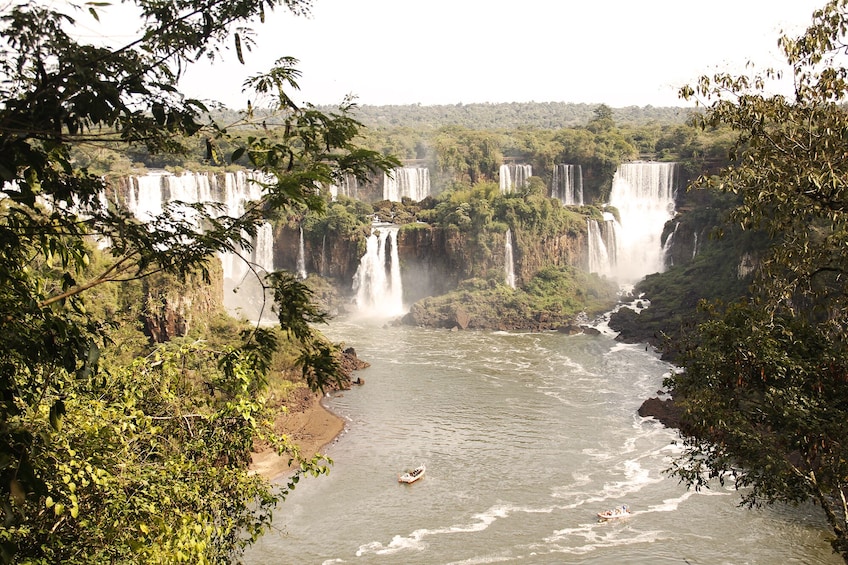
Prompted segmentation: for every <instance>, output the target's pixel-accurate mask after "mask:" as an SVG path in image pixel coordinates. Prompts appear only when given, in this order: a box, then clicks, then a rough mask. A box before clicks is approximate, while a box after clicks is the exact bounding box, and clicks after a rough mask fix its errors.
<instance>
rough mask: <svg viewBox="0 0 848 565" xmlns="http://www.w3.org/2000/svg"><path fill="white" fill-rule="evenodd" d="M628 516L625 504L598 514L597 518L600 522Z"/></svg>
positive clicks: (628, 510)
mask: <svg viewBox="0 0 848 565" xmlns="http://www.w3.org/2000/svg"><path fill="white" fill-rule="evenodd" d="M625 516H630V508H629V507H628V506H627V505H626V504H622V505H621V506H616V507H615V508H610V509H609V510H604V511H603V512H598V518H600V519H601V520H614V519H615V518H624V517H625Z"/></svg>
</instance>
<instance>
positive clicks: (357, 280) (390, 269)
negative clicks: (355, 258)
mask: <svg viewBox="0 0 848 565" xmlns="http://www.w3.org/2000/svg"><path fill="white" fill-rule="evenodd" d="M398 229H399V228H398V227H397V226H393V225H391V224H375V225H374V226H373V227H372V228H371V235H370V236H369V237H368V240H367V241H366V249H365V255H363V256H362V258H361V259H360V260H359V267H358V268H357V269H356V274H354V276H353V290H354V293H355V294H356V299H355V300H356V305H357V308H358V309H359V311H360V312H365V313H368V314H373V315H377V316H386V317H391V316H399V315H401V314H403V313H404V309H403V285H402V282H401V276H400V260H399V259H398V250H397V233H398Z"/></svg>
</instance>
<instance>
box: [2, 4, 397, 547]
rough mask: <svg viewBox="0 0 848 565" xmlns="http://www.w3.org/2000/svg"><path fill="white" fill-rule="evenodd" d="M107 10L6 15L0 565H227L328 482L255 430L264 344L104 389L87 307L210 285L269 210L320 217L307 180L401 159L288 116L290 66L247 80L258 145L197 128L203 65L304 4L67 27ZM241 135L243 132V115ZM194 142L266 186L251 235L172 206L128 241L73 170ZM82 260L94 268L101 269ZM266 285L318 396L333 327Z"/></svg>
mask: <svg viewBox="0 0 848 565" xmlns="http://www.w3.org/2000/svg"><path fill="white" fill-rule="evenodd" d="M107 5H108V3H95V2H91V3H86V4H84V5H75V4H72V3H53V2H37V1H25V2H13V3H9V4H8V6H6V8H4V10H5V11H4V13H3V14H2V16H0V95H2V104H0V183H2V186H0V192H2V195H1V196H2V198H0V248H2V253H0V311H2V315H0V331H2V332H3V334H4V336H5V337H4V340H3V345H2V361H0V513H2V524H1V525H0V558H2V559H3V560H4V561H6V562H21V561H26V562H32V563H58V562H62V563H77V562H79V563H83V562H85V563H88V562H144V563H152V562H169V563H172V562H181V561H184V562H190V563H204V562H228V561H230V560H232V559H235V558H237V556H238V553H239V551H240V549H241V548H243V547H244V546H245V545H246V544H249V543H250V542H251V541H253V540H255V539H256V537H257V536H258V534H259V533H260V532H261V531H262V529H263V528H264V527H266V526H267V524H268V522H269V520H270V508H272V507H273V505H274V504H276V502H277V501H279V500H282V499H283V498H284V496H285V493H286V492H287V490H288V488H290V487H291V486H293V484H294V482H296V481H297V479H298V478H299V476H300V474H301V473H322V472H325V471H326V467H325V466H324V465H323V464H322V462H321V461H320V460H317V459H316V460H309V459H304V458H302V457H301V456H300V455H299V454H298V453H297V450H296V447H295V446H293V445H292V444H291V443H290V442H288V441H287V440H286V439H285V438H284V437H278V436H275V435H273V434H271V433H270V431H269V428H268V426H267V424H268V421H269V420H268V419H269V417H270V415H269V414H268V411H267V407H266V406H265V405H264V401H263V394H262V391H263V389H264V387H265V384H266V376H267V373H268V371H269V367H270V364H269V360H270V358H271V356H272V355H273V352H274V350H275V349H277V348H278V347H279V342H278V340H277V338H276V337H275V336H274V334H272V333H270V332H267V331H265V330H260V329H254V330H253V331H251V332H248V333H246V334H245V336H244V338H245V339H244V341H243V343H242V344H241V345H238V346H235V347H228V348H226V349H224V350H217V351H216V350H212V349H211V348H209V347H208V346H203V345H202V344H196V345H192V346H186V347H184V348H178V349H176V350H171V349H167V348H166V349H162V350H159V351H156V352H155V353H152V354H151V356H150V357H147V358H144V359H141V360H139V361H138V362H136V363H134V364H132V365H131V366H115V365H114V364H110V370H109V371H108V373H107V372H105V371H104V370H103V369H101V368H100V366H101V363H100V361H101V360H100V356H101V351H102V350H103V345H104V344H105V343H107V342H108V340H109V338H110V335H112V334H111V332H110V322H111V320H109V319H103V318H102V317H100V316H96V315H93V314H92V310H90V309H89V307H88V304H87V296H88V294H90V293H91V292H92V289H96V288H102V287H103V285H108V284H116V283H120V282H122V281H132V280H137V279H140V278H144V277H148V276H150V275H151V274H153V273H167V274H171V275H175V276H177V277H179V278H185V277H187V276H189V275H193V274H195V273H200V274H201V275H202V276H204V277H207V278H208V277H209V276H210V275H209V273H210V265H211V263H210V261H214V260H216V254H218V253H221V252H235V253H238V252H239V251H240V250H242V249H250V246H251V242H252V238H253V236H254V235H255V234H256V232H257V229H258V227H259V226H260V225H262V223H263V222H265V221H266V218H267V217H268V216H269V215H271V214H273V213H274V212H275V211H279V210H280V209H287V208H289V207H293V206H298V207H306V208H309V209H312V210H316V211H320V210H321V209H322V206H323V200H321V199H319V198H318V197H317V196H316V192H315V186H316V183H326V184H328V183H330V182H332V181H333V180H336V179H338V178H341V177H342V176H343V175H345V174H353V175H355V176H357V177H360V178H364V177H365V176H366V175H368V174H370V173H373V172H384V171H389V170H391V168H392V167H394V166H396V164H397V161H396V160H395V159H393V158H390V157H385V156H382V155H381V154H379V153H376V152H374V151H370V150H366V149H364V148H362V147H361V146H359V145H358V144H357V142H356V139H357V136H358V132H359V128H360V124H359V122H357V121H356V120H354V119H353V118H352V117H351V113H352V111H353V110H354V109H355V105H354V104H353V102H352V101H351V100H345V101H344V102H343V103H342V104H341V105H340V106H339V108H338V109H336V110H333V111H329V112H320V111H318V110H316V109H315V108H313V107H311V106H305V107H298V106H296V105H295V104H294V103H293V102H292V99H291V97H290V96H289V94H290V93H291V92H292V90H296V89H297V82H296V80H297V78H298V77H299V72H298V71H297V70H296V68H295V64H296V61H295V60H294V59H291V58H288V57H284V58H281V59H280V60H278V61H277V63H276V65H275V66H274V68H272V69H271V70H270V71H269V72H267V73H264V74H260V75H257V76H255V77H252V78H250V79H248V81H247V82H246V85H245V86H246V88H248V89H253V90H254V91H256V92H258V93H260V94H262V95H265V96H266V97H268V98H269V99H270V100H271V101H272V103H273V110H274V111H273V113H271V114H267V113H266V115H265V117H263V120H264V121H263V123H262V124H261V125H260V124H258V123H254V124H253V125H252V126H251V127H252V129H253V130H255V131H262V132H267V133H263V134H260V135H256V136H250V137H247V138H241V137H237V136H235V135H234V134H233V131H234V130H237V129H238V128H237V127H236V125H234V124H229V125H223V124H219V123H215V122H213V121H209V120H208V119H207V118H206V117H205V116H206V108H205V107H204V105H203V104H202V103H201V102H199V101H197V100H192V99H188V98H185V97H184V96H182V94H181V93H180V91H179V89H178V88H177V82H178V79H179V77H180V75H181V74H182V72H183V71H184V69H185V68H186V67H187V66H189V65H190V64H191V63H192V62H193V61H195V60H197V59H198V58H200V57H209V58H211V59H213V60H214V59H216V58H218V57H220V56H221V55H222V54H223V53H224V52H226V51H227V50H229V49H233V50H234V51H235V53H236V56H237V57H238V58H239V59H240V60H243V59H244V57H245V52H246V51H248V50H249V48H250V46H251V32H250V29H249V27H247V26H249V25H251V24H252V23H256V22H261V21H263V20H264V16H265V10H273V9H275V8H282V9H287V10H290V11H292V12H294V13H296V14H303V13H307V12H308V10H309V7H310V1H309V0H246V1H242V2H229V1H224V0H204V1H200V0H186V1H182V2H170V1H158V0H157V1H144V2H135V3H133V5H134V6H135V7H136V8H137V10H138V13H139V14H140V21H141V22H142V27H141V30H140V33H139V36H138V37H137V38H136V39H134V40H131V41H129V42H127V43H126V44H123V45H114V46H102V45H94V44H89V43H85V42H84V41H82V40H80V39H79V38H78V37H77V36H76V35H75V34H74V29H75V25H76V23H77V19H78V18H81V17H87V16H89V15H90V16H91V17H92V18H93V21H94V22H95V24H96V21H97V20H98V17H99V14H100V10H101V9H102V8H104V7H105V6H107ZM240 119H241V122H242V124H247V125H250V124H251V123H252V121H253V120H254V115H253V113H252V109H251V108H249V109H248V111H247V112H245V113H243V114H242V116H241V117H240ZM229 128H233V129H229ZM198 144H202V145H203V146H205V148H206V151H207V157H208V158H209V159H210V160H214V161H219V162H233V161H238V160H239V159H243V158H246V159H248V160H249V163H250V165H251V166H252V167H254V168H255V169H257V170H258V171H260V172H261V173H264V177H263V178H264V179H265V180H264V181H263V182H262V189H263V192H262V194H263V196H262V197H261V199H260V200H259V201H257V202H254V203H253V205H252V206H249V207H248V208H247V210H246V212H245V213H244V214H243V215H242V216H239V217H230V216H227V215H225V214H224V213H223V211H222V210H221V209H219V207H217V206H214V205H207V204H205V203H200V204H187V203H180V202H173V203H171V204H169V205H168V206H167V207H166V209H165V210H164V212H163V213H162V214H161V215H160V216H158V217H156V218H155V219H153V220H152V221H150V222H148V223H145V224H141V223H140V222H138V221H136V220H135V219H134V218H133V216H132V215H131V214H130V213H129V212H128V210H127V209H126V208H124V207H123V206H122V205H121V203H120V202H118V201H107V200H106V198H105V196H104V195H105V194H106V193H105V191H104V188H105V180H104V179H103V178H102V177H101V176H98V175H95V174H93V173H92V172H90V171H89V170H87V169H86V168H85V166H84V163H81V162H80V161H78V160H77V159H76V156H79V155H80V153H79V151H78V150H79V149H80V148H92V147H94V148H97V147H103V148H109V149H111V148H123V149H125V150H128V149H131V148H137V147H143V148H144V150H145V151H147V152H148V153H150V154H157V155H181V154H184V153H185V152H186V151H188V150H189V149H190V148H192V147H195V146H197V145H198ZM233 146H234V147H235V148H234V149H233V150H232V153H231V154H230V155H223V154H222V153H221V151H220V149H221V148H222V147H233ZM95 246H97V247H101V248H103V249H104V250H105V252H106V256H107V257H108V259H107V260H106V261H102V260H100V259H98V260H97V261H96V262H93V261H92V257H93V256H94V254H93V249H94V248H95ZM262 284H264V285H265V286H266V287H268V288H270V289H272V290H273V293H274V296H275V298H276V300H277V301H278V302H279V303H278V305H277V308H278V312H279V314H280V315H279V319H280V322H281V324H282V325H283V329H284V330H286V331H287V332H289V334H290V335H291V336H293V340H294V342H296V343H298V344H299V346H300V348H301V353H300V360H301V364H302V369H303V372H304V375H305V376H306V377H307V381H308V382H309V384H310V385H311V386H312V387H314V388H315V389H321V388H322V387H323V386H325V385H326V384H328V383H331V382H332V381H333V379H335V378H336V377H337V376H338V373H337V369H338V350H337V347H336V346H335V345H333V344H330V343H328V342H327V341H326V340H325V339H324V338H323V337H322V336H321V335H320V334H319V333H318V332H317V331H316V330H314V329H313V328H312V326H311V325H310V323H315V322H321V321H322V320H324V319H325V318H324V315H323V313H321V312H320V311H318V310H317V309H316V308H314V306H312V304H311V302H310V295H309V292H308V290H307V289H306V288H305V287H303V286H302V285H300V284H299V283H296V281H294V280H293V278H291V277H289V276H287V275H285V274H282V273H278V274H274V275H272V276H271V277H269V278H267V279H265V280H263V281H262ZM259 440H262V441H265V442H268V443H270V444H271V445H273V446H274V447H275V448H276V449H277V450H278V452H279V453H281V454H289V456H290V457H292V458H293V459H294V460H296V461H299V462H300V471H299V472H298V473H296V474H295V475H294V476H293V478H292V482H291V483H290V484H289V486H288V487H284V488H283V489H282V490H279V491H275V490H274V489H273V488H272V487H271V486H270V485H269V484H268V483H267V481H264V480H263V479H261V478H258V477H255V476H252V475H250V474H248V472H247V463H248V462H249V453H250V449H251V447H252V445H253V442H254V441H259Z"/></svg>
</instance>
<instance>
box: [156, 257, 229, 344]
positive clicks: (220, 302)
mask: <svg viewBox="0 0 848 565" xmlns="http://www.w3.org/2000/svg"><path fill="white" fill-rule="evenodd" d="M210 279H211V282H209V283H206V282H205V281H203V280H202V277H201V275H199V274H195V275H191V276H189V277H187V279H186V280H185V281H181V280H179V279H177V278H176V277H174V276H171V275H161V274H160V275H152V276H150V277H145V278H144V279H143V280H142V292H143V296H144V298H143V301H144V302H143V308H142V314H141V316H142V323H143V324H144V330H145V333H146V334H147V335H148V336H149V337H150V339H151V341H153V342H154V343H164V342H166V341H169V340H170V339H173V338H175V337H181V336H184V335H186V334H187V333H188V332H189V330H191V328H192V327H193V325H194V324H196V323H198V322H199V321H201V320H206V319H208V318H209V317H210V316H212V315H215V314H218V313H221V312H223V311H224V288H223V275H222V273H221V264H220V262H219V261H218V260H217V259H215V260H213V261H212V262H211V266H210Z"/></svg>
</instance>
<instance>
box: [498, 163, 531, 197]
mask: <svg viewBox="0 0 848 565" xmlns="http://www.w3.org/2000/svg"><path fill="white" fill-rule="evenodd" d="M532 175H533V167H531V166H530V165H516V164H504V165H501V168H500V175H499V176H500V187H501V193H502V194H506V193H509V192H512V191H513V190H515V189H516V188H523V187H524V185H526V184H527V179H529V178H530V177H531V176H532Z"/></svg>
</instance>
